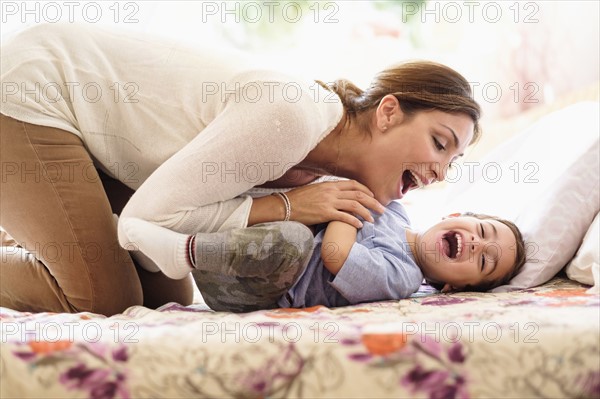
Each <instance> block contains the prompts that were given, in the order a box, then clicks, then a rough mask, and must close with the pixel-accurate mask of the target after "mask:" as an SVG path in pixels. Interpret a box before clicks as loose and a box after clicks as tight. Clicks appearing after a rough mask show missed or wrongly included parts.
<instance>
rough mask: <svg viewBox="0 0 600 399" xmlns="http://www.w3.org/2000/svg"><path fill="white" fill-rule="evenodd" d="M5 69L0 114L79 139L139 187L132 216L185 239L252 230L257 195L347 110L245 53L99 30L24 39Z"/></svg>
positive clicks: (129, 209)
mask: <svg viewBox="0 0 600 399" xmlns="http://www.w3.org/2000/svg"><path fill="white" fill-rule="evenodd" d="M0 71H1V74H2V75H1V81H2V103H1V108H0V112H1V113H3V114H5V115H8V116H10V117H12V118H15V119H18V120H21V121H24V122H29V123H33V124H37V125H43V126H51V127H56V128H60V129H63V130H66V131H68V132H72V133H73V134H76V135H77V136H79V137H80V138H81V139H82V141H83V143H84V145H85V147H86V148H87V150H88V151H89V153H90V155H91V157H92V159H93V160H94V163H95V165H96V167H98V168H101V169H103V170H104V171H105V172H107V173H108V174H109V175H110V176H112V177H114V178H116V179H118V180H120V181H122V182H123V183H125V184H126V185H128V186H129V187H131V188H133V189H136V190H137V191H136V193H135V195H134V196H133V197H132V198H131V200H130V202H129V203H128V204H127V206H126V207H125V209H124V211H123V215H126V216H136V217H140V218H143V219H146V220H149V221H152V222H155V223H158V224H160V225H162V226H165V227H169V228H171V229H174V230H176V231H180V232H184V233H194V232H198V231H216V230H218V229H220V228H230V227H235V226H241V227H243V226H245V225H246V223H247V218H248V214H249V211H250V205H251V200H250V198H249V197H248V196H245V194H248V190H250V189H251V188H252V187H254V186H256V185H260V184H263V183H265V182H267V181H271V180H274V179H277V178H278V177H281V176H282V175H283V174H284V173H285V172H286V171H287V170H288V169H290V168H291V167H292V166H294V165H295V164H297V163H298V162H300V161H301V160H303V159H304V158H305V157H306V155H307V154H308V153H309V152H310V151H311V150H312V149H313V148H315V146H316V145H317V144H318V143H319V142H320V141H321V140H322V139H323V138H324V137H325V136H326V135H327V134H328V133H330V132H331V131H332V129H333V128H334V127H335V126H336V125H337V123H338V122H339V121H340V119H341V117H342V113H343V108H342V105H341V103H340V101H339V98H337V97H336V96H335V95H333V94H332V93H330V92H328V91H326V90H325V89H323V88H321V87H320V86H319V85H317V84H316V83H315V82H306V81H299V80H297V79H294V78H292V77H289V76H286V75H283V74H280V73H277V72H273V71H268V70H264V69H258V68H256V66H255V65H254V64H253V62H251V61H250V60H249V59H248V58H247V57H244V56H243V55H241V54H238V53H234V52H231V51H225V50H223V49H219V48H212V47H184V46H181V45H180V44H177V43H174V42H171V41H168V40H163V39H157V38H154V37H151V36H146V35H141V34H133V33H131V32H126V33H125V32H123V31H109V30H104V29H101V28H97V27H90V26H89V25H77V24H56V25H40V26H36V27H33V28H30V29H28V30H26V31H24V32H22V33H20V34H19V35H17V36H16V37H14V38H13V39H11V40H10V41H9V42H7V43H6V44H5V45H3V46H2V51H1V68H0ZM240 196H241V197H240ZM235 197H240V198H236V199H234V200H232V199H233V198H235Z"/></svg>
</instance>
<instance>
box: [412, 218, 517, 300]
mask: <svg viewBox="0 0 600 399" xmlns="http://www.w3.org/2000/svg"><path fill="white" fill-rule="evenodd" d="M416 251H417V259H418V261H419V265H420V266H421V270H422V271H423V274H424V275H425V277H426V278H427V279H429V280H432V281H434V282H438V283H445V284H446V287H445V289H450V288H454V289H461V288H463V287H464V286H466V285H475V284H478V283H481V282H483V281H489V280H495V279H498V278H500V277H502V276H504V275H506V274H507V273H508V272H509V271H510V270H511V268H512V266H513V265H514V263H515V260H516V239H515V236H514V234H513V232H512V231H511V230H510V229H509V228H508V226H506V225H505V224H504V223H501V222H498V221H496V220H493V219H484V220H482V219H477V218H474V217H467V216H460V217H451V218H448V219H444V220H442V221H441V222H439V223H437V224H436V225H434V226H433V227H431V228H430V229H429V230H427V231H425V232H424V233H422V234H418V235H417V239H416Z"/></svg>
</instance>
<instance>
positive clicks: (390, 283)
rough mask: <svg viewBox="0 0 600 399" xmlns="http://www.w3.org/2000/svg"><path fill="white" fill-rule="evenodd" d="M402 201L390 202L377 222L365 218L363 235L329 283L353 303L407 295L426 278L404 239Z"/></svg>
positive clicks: (405, 296) (405, 219)
mask: <svg viewBox="0 0 600 399" xmlns="http://www.w3.org/2000/svg"><path fill="white" fill-rule="evenodd" d="M398 208H401V205H399V204H391V205H390V206H388V208H387V209H386V211H385V213H384V214H383V215H381V216H376V217H375V220H376V221H375V223H374V224H373V223H369V222H365V224H364V227H363V229H362V230H363V231H362V233H361V234H362V235H363V238H362V239H361V240H360V241H357V242H356V243H354V245H353V246H352V249H351V250H350V253H349V255H348V258H347V259H346V262H344V266H343V267H342V268H341V269H340V271H339V272H338V273H337V275H336V276H335V277H334V279H333V280H332V281H331V282H330V284H331V285H332V286H333V287H334V288H335V289H336V290H337V291H338V292H339V293H340V294H341V295H342V296H344V298H346V299H347V300H348V302H350V303H351V304H356V303H361V302H373V301H382V300H388V299H402V298H407V297H409V296H410V295H411V294H413V293H414V292H416V291H417V290H418V289H419V287H420V285H421V281H422V280H423V274H422V272H421V269H420V268H419V267H418V266H417V264H416V263H415V260H414V258H413V256H412V252H411V251H410V247H409V245H408V243H407V242H406V241H405V233H404V232H403V230H404V229H405V227H404V226H403V224H404V223H406V222H408V219H407V218H406V216H405V214H404V213H403V212H400V210H399V209H398Z"/></svg>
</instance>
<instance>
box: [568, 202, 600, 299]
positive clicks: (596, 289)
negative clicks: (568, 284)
mask: <svg viewBox="0 0 600 399" xmlns="http://www.w3.org/2000/svg"><path fill="white" fill-rule="evenodd" d="M599 215H600V213H599V214H597V215H596V218H595V219H594V221H593V222H592V225H591V226H590V228H589V230H588V231H587V233H586V234H585V237H584V238H583V243H582V244H581V247H580V248H579V251H577V255H575V258H573V260H572V261H571V262H570V263H569V264H568V265H567V268H566V272H567V276H568V277H569V278H570V279H571V280H576V281H579V282H580V283H582V284H587V285H591V286H593V287H592V288H590V289H589V290H588V291H587V292H588V293H590V294H592V293H594V294H598V293H600V217H599Z"/></svg>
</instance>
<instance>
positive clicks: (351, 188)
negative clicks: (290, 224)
mask: <svg viewBox="0 0 600 399" xmlns="http://www.w3.org/2000/svg"><path fill="white" fill-rule="evenodd" d="M286 194H287V196H288V198H289V199H290V204H291V208H292V210H291V211H292V212H291V215H290V220H295V221H297V222H300V223H302V224H305V225H307V226H310V225H314V224H318V223H325V222H331V221H333V220H339V221H340V222H345V223H348V224H350V225H352V226H354V227H356V228H361V227H362V223H361V222H360V220H358V218H357V217H356V216H361V217H362V218H363V219H364V220H367V221H369V222H373V217H372V216H371V213H370V211H369V209H372V210H374V211H376V212H378V213H383V211H384V210H385V208H384V207H383V205H381V204H380V203H379V202H378V201H377V200H376V199H375V198H374V196H373V193H372V192H371V190H369V189H368V188H367V187H366V186H365V185H363V184H360V183H359V182H357V181H356V180H342V181H335V182H323V183H316V184H309V185H307V186H302V187H299V188H295V189H293V190H290V191H288V192H287V193H286Z"/></svg>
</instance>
